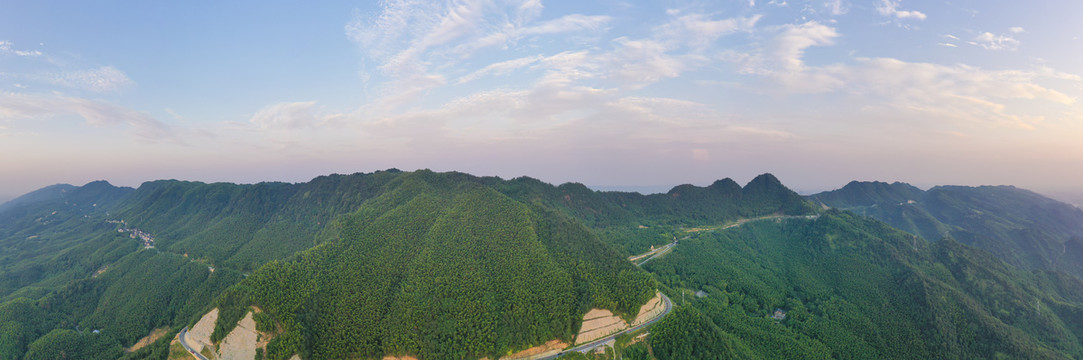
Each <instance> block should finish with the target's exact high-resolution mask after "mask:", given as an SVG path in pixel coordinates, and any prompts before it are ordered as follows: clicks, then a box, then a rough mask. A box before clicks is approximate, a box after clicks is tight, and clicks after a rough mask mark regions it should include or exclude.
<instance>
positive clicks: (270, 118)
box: [249, 101, 324, 130]
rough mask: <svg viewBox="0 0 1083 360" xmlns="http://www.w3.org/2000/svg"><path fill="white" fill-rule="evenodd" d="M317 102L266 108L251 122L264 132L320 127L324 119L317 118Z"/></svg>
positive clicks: (284, 104) (283, 104) (289, 103)
mask: <svg viewBox="0 0 1083 360" xmlns="http://www.w3.org/2000/svg"><path fill="white" fill-rule="evenodd" d="M315 106H316V102H315V101H301V102H287V103H280V104H275V105H271V106H267V107H264V108H263V109H260V110H259V111H257V112H256V114H255V115H253V116H252V118H251V119H249V122H251V123H252V124H254V125H256V126H258V127H259V128H260V129H264V130H292V129H300V128H310V127H315V126H318V125H320V124H321V123H322V122H323V121H324V119H321V118H320V117H318V116H316V114H315V112H314V109H313V108H314V107H315Z"/></svg>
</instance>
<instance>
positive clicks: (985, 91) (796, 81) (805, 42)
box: [726, 22, 1083, 128]
mask: <svg viewBox="0 0 1083 360" xmlns="http://www.w3.org/2000/svg"><path fill="white" fill-rule="evenodd" d="M775 32H776V33H775V35H774V37H773V38H771V39H770V40H768V41H766V42H764V43H763V44H761V46H760V48H759V49H757V50H756V51H754V52H752V53H748V54H736V53H730V54H728V55H727V56H726V59H728V60H730V61H733V62H736V63H737V64H738V65H739V66H741V67H742V69H743V71H744V72H745V73H746V74H753V75H760V76H764V77H766V78H769V79H773V80H775V81H774V84H775V86H777V87H776V88H775V90H776V91H781V92H782V93H787V94H795V93H828V92H843V93H848V94H850V95H851V96H853V97H856V98H861V99H862V102H864V103H866V104H868V105H866V106H868V107H869V108H886V109H893V111H896V112H899V111H909V112H920V113H923V114H924V115H933V116H926V117H927V118H936V119H944V120H952V119H953V120H960V121H964V122H969V123H986V122H990V121H991V122H994V123H998V124H1005V125H1008V126H1018V127H1021V128H1032V127H1034V126H1036V125H1037V124H1038V123H1040V120H1041V118H1042V115H1039V114H1038V113H1035V112H1033V111H1030V110H1029V109H1030V108H1029V107H1019V106H1014V107H1013V106H1009V105H1008V104H1009V103H1011V102H1013V101H1019V100H1040V101H1045V102H1047V103H1050V104H1059V105H1062V106H1065V107H1071V106H1074V104H1075V101H1076V99H1075V98H1074V97H1072V96H1069V95H1067V94H1065V93H1063V92H1060V91H1057V90H1055V89H1052V88H1049V87H1046V86H1042V85H1040V82H1041V80H1043V79H1059V80H1067V81H1074V82H1077V83H1083V82H1081V81H1080V78H1079V77H1078V76H1076V75H1072V74H1065V73H1061V72H1057V71H1055V70H1053V69H1049V68H1039V69H1035V70H1030V71H1021V70H985V69H981V68H977V67H972V66H967V65H961V64H960V65H940V64H934V63H915V62H906V61H902V60H898V59H892V58H858V59H856V62H854V63H835V64H830V65H821V66H809V65H807V64H805V62H804V52H805V50H806V49H808V48H810V47H813V46H829V45H832V44H833V40H834V39H835V38H836V37H838V36H839V35H838V33H837V32H836V31H835V29H833V28H831V27H829V26H826V25H822V24H819V23H815V22H808V23H805V24H801V25H785V26H782V27H780V28H778V29H776V31H775ZM948 37H949V38H950V35H949V36H948ZM941 45H942V46H954V44H950V43H941Z"/></svg>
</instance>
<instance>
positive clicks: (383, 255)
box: [0, 169, 1083, 360]
mask: <svg viewBox="0 0 1083 360" xmlns="http://www.w3.org/2000/svg"><path fill="white" fill-rule="evenodd" d="M855 184H857V185H855V186H862V184H861V183H855ZM915 190H916V191H915ZM934 190H935V192H936V193H942V195H938V196H939V198H936V199H926V198H925V197H928V196H930V195H929V194H930V193H934ZM994 190H996V191H994ZM986 191H989V193H986ZM997 191H1006V192H1008V193H1013V192H1019V193H1018V194H1015V195H1004V194H1000V193H999V192H997ZM870 194H871V195H870ZM989 194H993V195H992V196H995V197H993V198H990V197H989V196H990V195H989ZM998 194H999V195H998ZM821 195H822V194H821ZM843 195H845V196H842V195H837V196H836V198H834V199H831V200H823V201H821V200H819V199H818V198H817V197H810V198H804V197H801V196H799V195H797V194H796V193H794V192H793V191H791V190H790V189H788V188H786V187H785V186H784V185H782V183H781V182H780V181H778V179H776V178H775V177H774V176H771V175H770V174H764V175H761V176H758V177H756V178H755V179H753V180H752V181H750V182H749V183H748V184H746V185H745V186H743V187H742V186H740V185H739V184H737V183H736V182H734V181H733V180H731V179H723V180H719V181H716V182H714V183H713V184H711V185H709V186H705V187H699V186H693V185H681V186H677V187H674V188H673V189H672V190H670V191H669V192H667V193H665V194H651V195H642V194H638V193H622V192H597V191H592V190H590V189H588V188H587V187H585V186H583V185H582V184H577V183H567V184H562V185H559V186H553V185H550V184H546V183H544V182H541V181H539V180H536V179H532V178H527V177H521V178H515V179H510V180H503V179H500V178H496V177H476V176H472V175H469V174H464V173H457V172H448V173H435V172H431V171H427V170H420V171H414V172H401V171H397V170H394V169H392V170H388V171H378V172H375V173H369V174H360V173H359V174H352V175H329V176H321V177H318V178H315V179H313V180H312V181H309V182H306V183H297V184H287V183H260V184H252V185H237V184H226V183H213V184H206V183H199V182H185V181H175V180H162V181H153V182H148V183H145V184H143V185H142V186H140V187H139V188H137V189H130V188H117V187H113V186H111V185H108V184H107V183H104V182H95V183H91V184H88V185H86V186H83V187H70V186H63V185H60V186H54V187H50V188H46V189H43V190H42V191H40V192H37V193H35V194H33V195H28V196H26V197H23V198H20V201H18V202H15V203H8V204H6V205H3V206H0V249H3V250H4V251H3V252H0V285H2V287H0V290H2V291H3V292H2V293H0V358H4V359H8V358H12V359H19V358H25V359H52V358H56V357H58V356H60V355H58V354H67V355H66V356H68V357H70V358H87V359H114V358H121V357H122V358H127V359H141V358H149V359H164V358H165V357H166V356H167V354H168V352H169V347H168V341H169V337H171V336H172V334H174V333H176V331H178V330H179V329H180V328H182V327H184V326H186V325H192V324H193V323H195V322H196V320H197V319H199V318H200V316H201V315H202V314H205V313H207V312H208V311H210V310H211V309H212V308H218V309H219V310H220V315H219V321H218V324H217V326H216V328H215V332H214V334H215V336H214V338H215V339H217V340H220V339H221V338H222V336H224V335H225V334H226V333H228V332H229V329H230V328H231V327H232V326H233V325H235V324H236V322H237V320H239V319H240V318H241V317H243V316H244V314H245V311H247V309H249V306H250V305H256V306H258V307H260V308H261V309H263V311H264V312H263V313H262V315H261V318H263V319H264V320H267V319H271V320H273V321H274V323H275V324H277V325H278V326H281V327H280V328H277V327H274V328H275V329H274V332H276V333H277V335H276V336H275V337H274V338H273V340H272V343H270V344H267V346H266V352H265V353H264V356H266V357H267V358H272V359H282V358H286V357H289V356H292V355H293V354H295V353H296V354H300V355H301V357H302V358H304V359H306V360H307V359H316V358H375V357H379V356H382V355H387V354H392V355H413V356H417V357H420V358H422V359H443V358H456V359H461V358H479V357H482V356H488V357H489V358H495V357H497V356H500V355H505V354H507V353H509V352H513V351H517V350H521V349H523V348H525V347H528V346H531V345H537V344H540V343H542V342H545V341H548V340H552V339H562V340H565V341H570V339H569V338H570V337H571V336H574V334H575V333H576V331H577V330H578V326H579V321H580V320H581V316H582V314H583V313H584V312H585V311H586V310H587V309H589V308H592V307H598V308H605V309H609V310H612V311H614V312H615V313H617V314H619V315H622V316H625V317H627V316H629V315H634V314H632V312H634V311H635V310H636V309H637V306H638V304H642V303H643V302H644V301H646V300H647V299H648V298H649V297H650V296H651V295H653V289H654V287H655V286H656V285H657V284H661V285H660V286H661V289H662V291H664V292H666V293H667V294H668V295H669V296H670V297H671V298H672V299H673V300H674V302H677V304H678V305H679V308H678V310H677V311H676V312H675V315H670V316H667V317H666V318H665V319H662V321H661V322H659V323H658V324H657V325H655V326H656V328H654V329H652V330H651V333H652V334H654V335H652V336H651V338H650V340H649V344H650V345H651V347H652V349H653V354H654V356H656V357H657V358H658V359H663V360H665V359H688V358H928V357H940V358H973V357H984V358H996V357H1011V358H1043V359H1060V358H1078V357H1081V356H1083V350H1081V349H1083V346H1081V345H1080V337H1081V336H1083V327H1081V326H1080V325H1079V324H1083V307H1081V304H1083V284H1081V282H1080V281H1079V280H1078V279H1077V278H1076V277H1074V276H1071V275H1066V274H1064V273H1060V272H1055V271H1032V270H1025V269H1031V268H1024V269H1019V268H1016V267H1014V266H1012V265H1009V264H1005V263H1003V262H1002V261H1000V260H998V259H996V258H994V257H992V256H991V255H989V254H987V253H985V252H984V251H981V250H978V249H976V248H974V247H971V246H969V245H967V244H966V243H967V242H966V238H965V237H956V236H952V238H955V239H958V241H955V240H951V239H948V240H944V241H933V242H927V241H924V240H922V239H920V238H917V237H915V236H913V235H910V234H906V233H903V232H900V231H898V230H896V229H894V228H891V227H889V226H887V225H885V224H884V223H881V222H878V221H876V220H872V219H868V218H863V217H860V216H856V215H854V214H853V213H848V212H840V211H836V210H826V211H825V210H821V209H820V206H818V204H819V203H821V202H823V203H826V202H828V201H832V202H836V203H837V204H840V205H839V206H836V207H840V208H841V207H851V208H853V211H854V212H855V213H857V214H860V213H862V212H866V213H869V212H873V211H874V210H878V209H881V208H884V207H886V206H885V205H879V204H886V203H895V204H896V205H898V203H903V204H908V203H909V201H908V200H914V201H915V203H913V204H908V205H924V204H925V203H934V204H939V203H944V204H946V205H943V206H940V207H938V209H933V210H927V209H924V208H919V207H917V206H908V207H905V209H908V210H907V211H913V212H914V213H918V214H924V216H923V217H917V216H910V217H908V219H926V222H927V223H929V224H932V225H931V227H928V226H925V225H921V226H911V227H910V228H905V227H904V229H907V230H913V231H918V230H919V229H924V228H926V227H928V228H930V229H933V231H934V232H932V233H937V232H935V231H939V230H937V229H943V230H944V231H945V232H946V233H948V234H953V235H954V234H965V232H961V231H962V230H966V231H971V232H975V233H976V232H977V230H967V229H966V228H964V227H963V226H962V225H959V224H958V223H960V222H962V223H964V224H968V225H970V223H966V222H965V221H967V220H969V221H971V222H973V223H977V224H985V225H986V226H987V227H991V226H1001V225H1003V224H1011V225H1010V226H1013V228H1014V227H1025V226H1030V227H1031V228H1035V229H1036V230H1034V231H1035V233H1036V234H1042V233H1041V231H1050V232H1053V233H1058V234H1059V233H1065V232H1070V231H1071V230H1072V229H1073V227H1072V226H1073V224H1074V223H1073V221H1074V220H1073V219H1075V217H1074V216H1075V215H1073V214H1075V212H1074V211H1076V210H1072V208H1063V207H1059V206H1057V205H1056V204H1050V203H1043V202H1041V201H1040V200H1041V199H1037V198H1034V197H1033V196H1030V195H1027V193H1026V192H1023V191H1021V190H1018V189H1012V188H993V189H992V190H989V189H982V191H977V192H971V191H966V189H957V188H953V187H943V188H934V189H933V190H930V191H928V192H923V191H921V190H920V189H916V188H912V187H908V186H906V185H905V184H890V185H889V184H882V183H881V184H874V185H873V186H869V187H868V188H867V189H864V190H862V191H854V192H852V193H850V194H843ZM917 195H921V196H922V197H921V198H913V199H912V197H917ZM839 199H842V200H839ZM868 199H873V200H868ZM938 201H939V202H938ZM1005 204H1008V205H1005ZM842 205H847V206H842ZM1032 205H1035V206H1037V208H1034V209H1031V208H1028V206H1032ZM855 206H856V207H855ZM945 209H948V210H945ZM918 210H921V211H922V212H917V211H918ZM949 210H950V211H949ZM974 210H977V211H978V212H980V214H979V213H977V212H975V211H974ZM1031 211H1043V212H1042V213H1041V214H1044V215H1043V216H1047V217H1050V218H1048V219H1028V220H1027V221H1022V220H1019V219H1025V218H1026V215H1027V214H1028V213H1030V212H1031ZM907 214H910V213H907ZM793 215H800V216H793ZM870 215H871V214H870ZM941 218H943V219H945V220H939V219H941ZM748 219H759V220H757V221H745V220H748ZM975 219H979V220H982V221H977V220H975ZM739 220H740V221H739ZM948 220H951V221H953V222H949V221H948ZM911 221H914V220H911ZM900 224H902V225H898V226H900V227H903V226H908V225H907V224H909V223H905V222H904V223H900ZM1047 228H1048V229H1047ZM915 229H918V230H915ZM975 229H981V228H980V227H975ZM993 229H999V228H996V227H993ZM136 230H138V231H139V232H138V234H146V235H147V236H148V237H149V238H152V240H153V241H152V244H153V247H147V246H146V245H147V243H146V242H144V241H143V240H141V238H139V236H136V237H135V238H133V236H135V235H136V234H137V233H136ZM1054 230H1055V231H1056V232H1054ZM1024 233H1026V231H1024ZM140 236H141V235H140ZM675 239H680V244H679V245H678V246H675V247H674V248H673V251H672V252H671V253H669V254H666V255H665V256H662V257H659V258H657V259H655V260H652V261H651V262H650V263H648V264H646V265H644V269H643V270H647V271H643V270H640V269H637V268H636V267H635V266H633V265H632V264H631V263H630V262H629V261H627V260H626V259H625V257H627V256H628V255H631V254H636V253H641V252H644V251H645V249H647V248H649V247H650V246H651V245H658V244H669V243H672V242H673V241H674V240H675ZM930 240H931V239H930ZM1069 243H1070V242H1069ZM1064 249H1065V253H1072V251H1074V250H1072V249H1071V248H1070V247H1065V248H1064ZM682 295H683V296H682ZM680 298H684V299H685V300H683V301H678V299H680ZM775 309H779V310H783V311H784V312H786V313H787V314H788V315H786V316H785V318H784V319H783V320H775V319H771V318H768V317H767V316H768V315H771V314H773V312H774V310H775ZM264 323H266V322H264ZM158 328H168V329H169V332H170V334H168V336H165V337H164V338H163V339H162V340H159V341H157V342H155V343H153V344H152V345H150V346H148V347H146V348H143V349H141V350H139V351H134V352H125V351H124V350H123V348H124V347H127V346H131V345H132V344H133V343H135V342H136V340H138V339H139V338H141V337H143V336H145V335H147V334H148V333H150V332H151V330H153V329H158ZM94 330H98V331H97V332H95V331H94ZM656 330H657V331H656ZM690 334H693V335H690ZM703 339H713V340H712V342H711V343H710V344H706V343H702V342H700V340H703ZM637 346H639V347H638V348H637V349H640V350H637V351H631V352H627V353H625V356H624V358H630V359H639V358H644V356H649V355H648V354H649V353H651V352H648V351H647V348H646V344H645V343H640V344H639V345H637ZM634 354H638V355H634Z"/></svg>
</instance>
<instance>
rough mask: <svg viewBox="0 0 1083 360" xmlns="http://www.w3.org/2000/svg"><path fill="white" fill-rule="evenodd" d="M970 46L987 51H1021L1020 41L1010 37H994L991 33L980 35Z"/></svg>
mask: <svg viewBox="0 0 1083 360" xmlns="http://www.w3.org/2000/svg"><path fill="white" fill-rule="evenodd" d="M970 44H971V45H975V46H981V47H982V48H984V49H986V50H1008V51H1015V50H1017V49H1019V40H1016V39H1015V38H1013V37H1011V36H1008V35H994V34H993V33H991V32H983V33H981V34H978V36H976V37H974V41H970Z"/></svg>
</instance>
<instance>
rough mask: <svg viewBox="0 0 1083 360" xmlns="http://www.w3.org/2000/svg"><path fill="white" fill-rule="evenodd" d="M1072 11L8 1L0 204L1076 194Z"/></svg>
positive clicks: (886, 0)
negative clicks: (584, 194)
mask: <svg viewBox="0 0 1083 360" xmlns="http://www.w3.org/2000/svg"><path fill="white" fill-rule="evenodd" d="M1079 14H1083V2H1080V1H1074V0H1049V1H1043V2H1041V3H1040V5H1039V4H1036V3H1031V2H1022V1H987V0H973V1H964V0H960V1H950V2H941V1H916V0H872V1H846V0H830V1H822V0H820V1H801V0H747V1H676V0H671V1H634V2H633V1H616V0H598V1H595V0H580V1H542V0H515V1H501V0H460V1H412V0H387V1H382V2H377V1H358V2H342V1H319V2H299V1H229V2H209V1H177V2H130V1H126V2H119V1H94V2H90V1H14V0H0V200H3V199H7V198H11V197H14V196H17V195H19V194H22V193H26V192H28V191H31V190H34V189H37V188H40V187H43V186H46V185H50V184H54V183H70V184H75V185H81V184H84V183H86V182H89V181H93V180H98V179H104V180H108V181H110V182H112V183H113V184H117V185H124V186H138V185H139V184H140V183H142V182H144V181H150V180H155V179H183V180H197V181H206V182H214V181H229V182H241V183H252V182H259V181H288V182H301V181H307V180H309V179H311V178H313V177H315V176H319V175H324V174H330V173H354V172H371V171H375V170H380V169H387V168H398V169H403V170H413V169H420V168H428V169H432V170H436V171H452V170H455V171H462V172H468V173H472V174H475V175H486V176H488V175H495V176H501V177H504V178H512V177H517V176H524V175H525V176H531V177H535V178H538V179H541V180H543V181H546V182H551V183H563V182H568V181H575V182H580V183H584V184H587V185H591V186H597V187H605V188H622V187H623V188H629V189H648V190H646V191H650V190H652V189H653V190H656V191H664V189H666V188H668V187H669V186H672V185H676V184H683V183H691V184H697V185H706V184H710V183H711V182H712V181H714V180H716V179H720V178H725V177H730V178H733V179H734V180H737V181H738V182H742V183H743V182H746V181H748V180H751V179H752V178H753V177H754V176H756V175H757V174H760V173H766V172H770V173H773V174H774V175H776V176H777V177H779V178H780V179H781V180H782V182H783V183H785V184H786V185H788V186H789V187H791V188H793V189H795V190H798V191H801V192H806V193H807V192H813V191H820V190H829V189H834V188H838V187H841V186H842V185H844V184H846V183H847V182H849V181H850V180H855V179H856V180H881V181H904V182H909V183H911V184H914V185H917V186H919V187H924V188H927V187H930V186H933V185H938V184H955V185H983V184H992V185H998V184H1011V185H1016V186H1020V187H1024V188H1029V189H1032V190H1036V191H1040V192H1047V193H1083V186H1081V184H1083V141H1081V140H1083V105H1081V104H1080V101H1079V98H1080V96H1081V95H1083V77H1081V75H1083V61H1081V60H1083V41H1081V40H1080V37H1081V36H1083V21H1078V16H1079Z"/></svg>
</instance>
